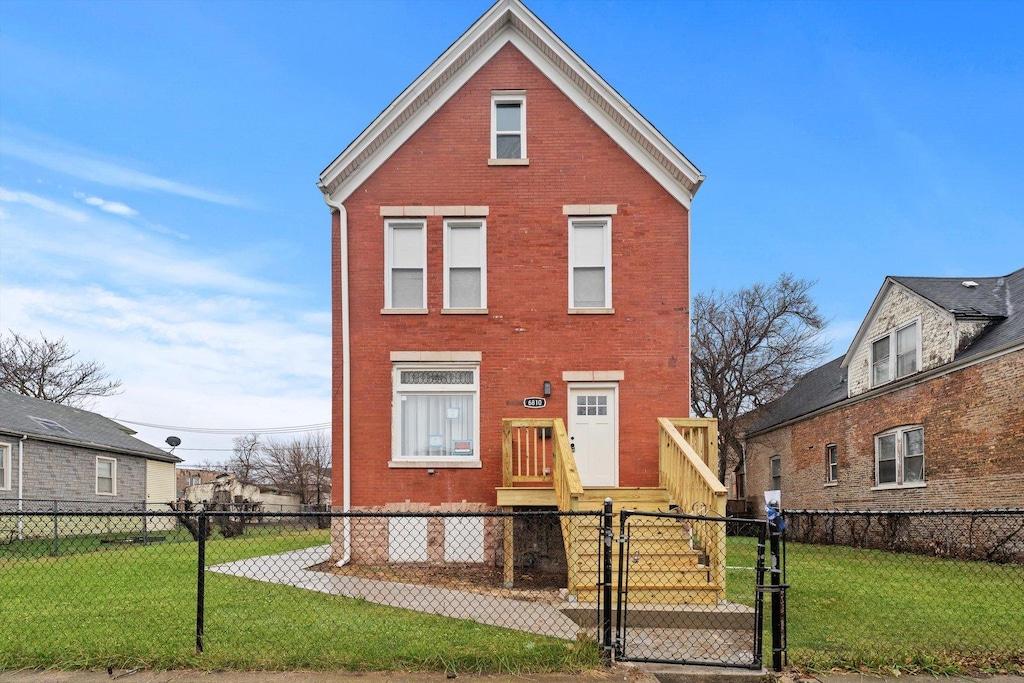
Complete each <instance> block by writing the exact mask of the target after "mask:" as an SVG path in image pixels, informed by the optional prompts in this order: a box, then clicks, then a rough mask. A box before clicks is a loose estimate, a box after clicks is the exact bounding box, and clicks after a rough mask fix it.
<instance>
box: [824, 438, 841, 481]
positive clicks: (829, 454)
mask: <svg viewBox="0 0 1024 683" xmlns="http://www.w3.org/2000/svg"><path fill="white" fill-rule="evenodd" d="M837 481H839V451H838V449H837V448H836V445H835V444H834V443H830V444H828V445H827V446H825V482H826V483H828V484H834V483H836V482H837Z"/></svg>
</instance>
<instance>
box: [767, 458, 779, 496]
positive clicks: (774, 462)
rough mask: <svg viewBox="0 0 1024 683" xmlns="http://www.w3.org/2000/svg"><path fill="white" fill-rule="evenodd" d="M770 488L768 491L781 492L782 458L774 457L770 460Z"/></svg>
mask: <svg viewBox="0 0 1024 683" xmlns="http://www.w3.org/2000/svg"><path fill="white" fill-rule="evenodd" d="M770 462H771V475H772V487H771V489H769V490H770V491H781V490H782V458H780V457H779V456H777V455H776V456H775V457H774V458H772V459H771V461H770Z"/></svg>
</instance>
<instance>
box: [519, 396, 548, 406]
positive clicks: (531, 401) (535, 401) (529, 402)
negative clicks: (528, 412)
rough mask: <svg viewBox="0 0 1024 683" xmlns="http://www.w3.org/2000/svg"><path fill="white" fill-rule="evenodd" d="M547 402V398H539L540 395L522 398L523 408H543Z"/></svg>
mask: <svg viewBox="0 0 1024 683" xmlns="http://www.w3.org/2000/svg"><path fill="white" fill-rule="evenodd" d="M547 404H548V400H547V399H546V398H541V397H540V396H533V397H531V398H524V399H523V407H524V408H543V407H544V406H546V405H547Z"/></svg>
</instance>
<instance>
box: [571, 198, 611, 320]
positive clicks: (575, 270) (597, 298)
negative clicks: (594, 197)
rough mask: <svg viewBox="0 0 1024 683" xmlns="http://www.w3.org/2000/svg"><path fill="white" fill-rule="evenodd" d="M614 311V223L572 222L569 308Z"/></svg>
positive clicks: (580, 219) (603, 220) (589, 219)
mask: <svg viewBox="0 0 1024 683" xmlns="http://www.w3.org/2000/svg"><path fill="white" fill-rule="evenodd" d="M611 307H612V219H611V218H572V219H570V220H569V308H573V309H602V310H607V309H610V308H611Z"/></svg>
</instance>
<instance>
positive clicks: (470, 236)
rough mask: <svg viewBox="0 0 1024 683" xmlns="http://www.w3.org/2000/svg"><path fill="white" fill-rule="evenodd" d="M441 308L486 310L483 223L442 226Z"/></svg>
mask: <svg viewBox="0 0 1024 683" xmlns="http://www.w3.org/2000/svg"><path fill="white" fill-rule="evenodd" d="M444 307H445V308H448V309H467V308H470V309H478V308H479V309H482V308H487V227H486V224H485V222H484V221H483V220H454V219H452V220H446V221H445V222H444Z"/></svg>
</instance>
